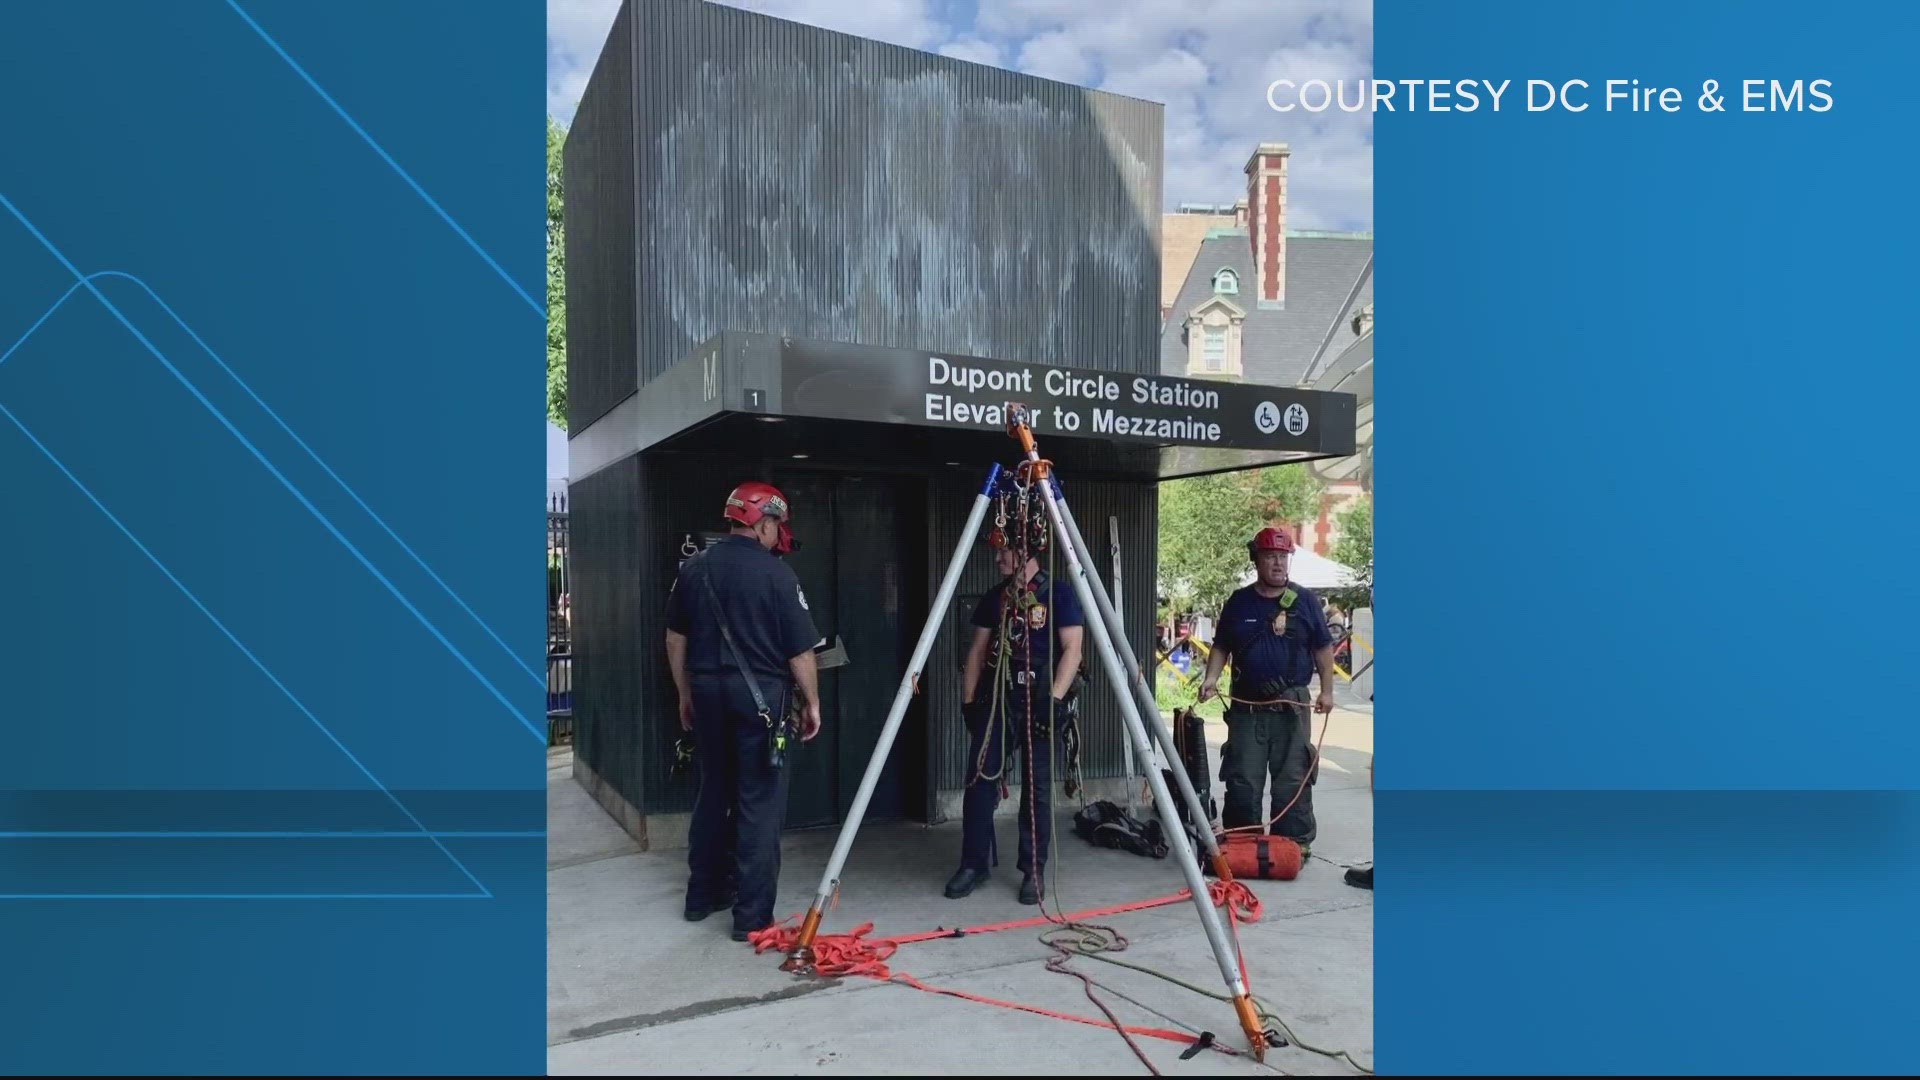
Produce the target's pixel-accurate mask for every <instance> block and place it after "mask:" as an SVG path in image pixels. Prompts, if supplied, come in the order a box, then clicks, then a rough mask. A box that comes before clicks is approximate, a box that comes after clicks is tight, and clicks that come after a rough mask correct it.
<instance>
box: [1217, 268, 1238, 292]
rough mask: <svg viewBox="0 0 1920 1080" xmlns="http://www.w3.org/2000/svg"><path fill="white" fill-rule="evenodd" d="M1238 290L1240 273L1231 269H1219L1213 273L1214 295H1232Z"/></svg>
mask: <svg viewBox="0 0 1920 1080" xmlns="http://www.w3.org/2000/svg"><path fill="white" fill-rule="evenodd" d="M1239 291H1240V275H1239V274H1236V273H1234V272H1233V271H1231V270H1227V269H1221V270H1220V271H1218V272H1216V273H1215V274H1214V275H1213V292H1214V295H1216V296H1232V295H1235V294H1237V293H1239Z"/></svg>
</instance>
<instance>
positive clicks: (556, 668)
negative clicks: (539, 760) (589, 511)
mask: <svg viewBox="0 0 1920 1080" xmlns="http://www.w3.org/2000/svg"><path fill="white" fill-rule="evenodd" d="M570 537H571V532H570V529H569V527H568V520H567V497H566V495H564V494H552V495H549V496H547V745H548V746H558V745H560V744H562V743H567V742H571V741H572V739H573V596H572V592H571V589H570V585H569V580H568V577H569V575H568V569H569V566H570V563H571V561H572V559H571V556H572V549H573V545H572V542H571V539H570Z"/></svg>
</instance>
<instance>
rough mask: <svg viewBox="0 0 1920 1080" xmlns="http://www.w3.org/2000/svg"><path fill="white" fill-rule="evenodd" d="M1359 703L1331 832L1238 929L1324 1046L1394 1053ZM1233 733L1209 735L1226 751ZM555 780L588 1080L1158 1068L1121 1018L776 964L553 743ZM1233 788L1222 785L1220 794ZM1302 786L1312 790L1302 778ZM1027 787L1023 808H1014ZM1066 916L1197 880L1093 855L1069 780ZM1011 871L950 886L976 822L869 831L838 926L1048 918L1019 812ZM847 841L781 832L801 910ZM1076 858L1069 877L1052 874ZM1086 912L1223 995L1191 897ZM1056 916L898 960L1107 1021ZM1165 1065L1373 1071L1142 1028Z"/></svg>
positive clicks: (553, 967)
mask: <svg viewBox="0 0 1920 1080" xmlns="http://www.w3.org/2000/svg"><path fill="white" fill-rule="evenodd" d="M1370 713H1371V710H1370V709H1368V710H1367V711H1366V712H1360V711H1348V710H1346V709H1341V710H1338V711H1336V712H1335V713H1334V714H1333V716H1332V722H1331V725H1330V727H1329V728H1328V730H1327V735H1326V740H1325V744H1324V757H1323V763H1322V768H1321V776H1320V781H1319V784H1318V785H1317V786H1316V787H1315V789H1314V808H1315V812H1316V816H1317V817H1318V819H1319V827H1320V836H1319V839H1318V841H1317V842H1316V843H1315V844H1314V849H1313V857H1312V858H1311V859H1310V860H1309V862H1308V864H1307V867H1306V868H1305V869H1304V870H1303V871H1302V873H1301V875H1300V877H1299V878H1298V879H1296V880H1294V881H1266V882H1254V883H1252V889H1253V891H1254V893H1255V894H1256V895H1258V896H1259V898H1260V900H1261V902H1262V904H1263V905H1264V908H1265V910H1264V914H1263V917H1262V918H1261V920H1260V921H1258V922H1255V923H1250V924H1242V925H1241V927H1240V930H1239V939H1240V942H1241V946H1242V948H1243V950H1244V953H1245V957H1246V964H1247V969H1248V972H1249V973H1250V976H1251V980H1252V987H1253V991H1254V993H1255V994H1256V995H1257V996H1259V997H1260V998H1262V999H1263V1000H1265V1001H1266V1002H1267V1003H1268V1004H1269V1005H1271V1006H1273V1007H1274V1008H1275V1009H1276V1011H1278V1012H1279V1013H1280V1014H1281V1015H1282V1016H1283V1017H1284V1018H1285V1019H1286V1021H1287V1023H1288V1024H1289V1025H1290V1026H1291V1027H1292V1029H1293V1031H1294V1033H1295V1034H1296V1035H1297V1036H1298V1037H1299V1038H1301V1039H1304V1040H1306V1041H1307V1042H1308V1043H1310V1044H1312V1045H1313V1046H1315V1047H1318V1048H1321V1049H1324V1050H1332V1051H1341V1050H1344V1051H1346V1052H1348V1053H1349V1054H1351V1055H1352V1057H1353V1059H1354V1060H1356V1061H1358V1062H1359V1063H1360V1064H1361V1065H1363V1066H1366V1067H1368V1068H1371V1067H1372V1063H1373V894H1372V893H1371V892H1368V891H1366V890H1362V889H1355V888H1353V887H1351V886H1349V885H1347V884H1345V883H1344V881H1343V880H1342V876H1343V866H1352V865H1367V864H1369V863H1370V862H1371V861H1372V857H1373V856H1372V852H1373V811H1372V800H1371V798H1370V796H1369V793H1368V790H1367V766H1368V764H1369V763H1370V762H1371V760H1372V746H1373V738H1372V736H1373V718H1372V716H1371V715H1370ZM1224 734H1225V731H1224V728H1223V727H1222V726H1221V725H1218V724H1210V725H1209V735H1210V739H1209V741H1210V742H1212V743H1213V744H1214V761H1215V763H1216V769H1217V762H1218V760H1219V750H1218V746H1219V742H1220V740H1221V738H1222V737H1224ZM549 766H550V767H549V773H548V828H549V841H548V875H547V893H548V943H547V949H548V995H547V1000H548V1014H547V1015H548V1019H547V1030H548V1040H549V1047H550V1048H549V1051H548V1055H547V1061H548V1072H549V1073H550V1074H552V1075H575V1074H625V1075H636V1074H667V1073H674V1074H680V1075H701V1074H713V1073H721V1074H738V1073H774V1074H781V1075H793V1074H799V1073H856V1074H861V1073H864V1074H922V1075H947V1074H965V1073H972V1074H983V1073H984V1074H1006V1075H1016V1074H1026V1073H1029V1072H1030V1071H1033V1070H1037V1071H1039V1072H1040V1073H1042V1074H1046V1073H1068V1074H1076V1075H1115V1074H1119V1075H1126V1074H1134V1075H1138V1074H1144V1073H1146V1072H1147V1069H1146V1068H1145V1067H1144V1066H1143V1065H1142V1064H1141V1062H1140V1060H1139V1058H1138V1057H1136V1056H1135V1054H1134V1052H1133V1051H1132V1050H1130V1049H1129V1048H1128V1046H1127V1043H1126V1042H1125V1041H1124V1040H1123V1039H1122V1038H1121V1036H1120V1035H1119V1034H1117V1033H1116V1032H1115V1031H1113V1029H1112V1028H1111V1027H1097V1026H1093V1025H1090V1024H1076V1023H1071V1022H1066V1021H1062V1020H1058V1019H1053V1018H1049V1017H1045V1016H1039V1015H1035V1014H1032V1013H1026V1012H1019V1011H1015V1010H1011V1009H1004V1008H997V1007H994V1006H991V1005H985V1004H979V1003H976V1002H972V1001H967V1000H963V999H959V998H954V997H948V996H944V995H939V994H933V993H927V992H925V991H922V990H918V989H914V988H912V987H909V986H906V985H904V984H902V983H899V982H897V981H896V982H892V983H887V982H881V981H878V980H874V979H868V978H857V977H856V978H848V979H845V980H838V981H836V980H827V979H815V978H805V977H796V976H792V975H788V974H786V973H784V972H782V971H780V970H779V964H780V961H781V959H782V957H781V956H780V955H778V954H777V953H771V952H769V953H763V954H758V955H756V954H755V953H754V951H753V949H752V948H751V947H749V946H746V945H741V944H736V943H734V942H733V941H732V940H730V939H729V938H728V936H727V931H728V929H729V927H730V922H729V920H728V917H727V915H726V914H725V913H719V914H716V915H714V916H712V917H710V918H708V919H707V920H706V921H704V922H700V923H688V922H686V921H685V920H684V919H683V918H682V917H681V914H680V911H681V901H682V898H683V893H684V889H685V886H686V853H685V851H684V849H677V850H670V851H662V852H639V851H637V850H636V848H635V845H634V843H633V842H632V840H631V839H630V838H629V837H628V836H627V835H626V834H625V833H624V832H622V831H621V830H620V829H619V828H618V827H617V826H616V825H615V824H614V823H613V821H612V820H611V819H610V818H608V817H607V816H606V814H605V813H604V812H603V811H602V810H601V809H600V808H599V806H598V805H596V804H595V803H594V802H593V801H592V800H591V799H590V798H589V797H588V796H587V794H586V793H585V791H583V790H582V789H581V788H580V787H579V785H578V784H577V783H576V782H575V781H574V780H573V778H572V776H571V772H570V770H571V755H570V753H569V752H567V751H565V750H561V751H558V752H556V753H555V754H554V755H553V757H552V759H551V760H550V762H549ZM1214 788H1215V791H1214V797H1215V798H1216V799H1218V798H1219V797H1220V791H1219V785H1218V783H1217V782H1216V784H1215V785H1214ZM1288 795H1291V793H1290V792H1289V793H1288ZM1017 799H1018V792H1017V791H1016V792H1015V797H1014V798H1013V799H1010V800H1008V803H1009V804H1011V803H1014V802H1017ZM1056 801H1057V802H1058V803H1059V804H1060V805H1061V807H1062V809H1063V810H1065V811H1066V812H1065V813H1062V814H1061V816H1060V818H1059V823H1058V825H1057V826H1056V834H1055V835H1056V837H1057V841H1056V850H1057V855H1056V857H1055V859H1054V860H1053V861H1054V863H1055V865H1054V866H1053V867H1050V868H1049V876H1050V878H1053V880H1052V881H1050V883H1049V886H1050V888H1051V889H1052V890H1053V895H1050V896H1049V898H1048V904H1047V910H1048V911H1050V912H1053V913H1056V914H1057V913H1058V912H1060V911H1067V912H1076V911H1084V910H1089V909H1094V908H1099V907H1104V906H1108V905H1113V904H1120V903H1126V902H1130V901H1138V900H1144V899H1149V898H1153V897H1161V896H1167V895H1169V894H1173V893H1177V892H1179V891H1180V890H1181V889H1183V888H1184V887H1185V880H1184V878H1183V877H1182V876H1181V875H1180V873H1179V871H1178V870H1177V869H1176V868H1175V867H1174V866H1173V865H1172V864H1171V862H1170V861H1168V860H1164V859H1162V860H1156V859H1150V858H1145V857H1142V856H1138V855H1132V854H1128V853H1125V852H1119V851H1111V850H1105V849H1099V848H1095V847H1093V846H1091V845H1089V844H1087V843H1086V842H1085V841H1082V840H1080V839H1079V838H1077V837H1075V836H1073V834H1072V819H1071V810H1072V809H1076V808H1077V804H1075V803H1073V802H1071V801H1069V800H1066V799H1065V798H1064V796H1060V795H1058V794H1056ZM1000 832H1001V838H1000V848H1001V851H1002V853H1003V855H1002V860H1003V861H1002V864H1001V866H1000V867H999V868H998V869H997V870H996V871H995V872H994V876H993V878H992V879H991V880H990V881H989V882H988V883H987V884H986V885H984V886H983V887H982V888H981V889H980V890H979V891H977V892H976V893H974V894H973V895H972V896H970V897H968V898H966V899H964V900H958V901H955V900H948V899H946V898H945V897H944V896H942V895H941V892H940V888H941V885H942V884H943V883H944V882H945V880H946V878H947V876H948V875H949V874H950V873H952V871H953V868H954V866H955V865H956V860H957V856H958V851H959V842H960V835H959V823H958V822H950V823H946V824H942V825H939V826H935V827H932V828H927V827H924V826H918V825H899V824H893V825H875V826H871V827H868V828H865V829H863V830H861V832H860V835H859V837H858V839H857V840H856V842H855V844H854V848H853V854H852V857H851V859H850V860H849V863H848V866H847V869H846V872H845V873H844V874H843V875H842V886H841V895H840V900H839V905H838V907H837V909H836V910H834V911H832V912H830V913H829V914H828V915H827V918H826V923H825V926H824V927H823V932H824V933H828V934H836V933H847V932H849V931H851V930H853V929H854V928H855V927H857V926H859V925H860V924H861V923H865V922H871V923H873V924H874V931H873V933H872V934H871V935H870V936H874V937H884V936H887V935H890V934H900V935H905V934H913V933H919V932H923V931H927V930H933V929H936V928H952V927H965V926H981V925H987V924H992V923H999V922H1007V921H1014V920H1020V919H1028V918H1033V917H1036V916H1038V915H1039V914H1040V912H1038V911H1037V910H1036V909H1034V908H1031V907H1026V906H1023V905H1021V904H1019V903H1018V902H1017V901H1016V899H1015V896H1014V894H1015V891H1016V890H1017V888H1018V886H1019V872H1018V871H1017V870H1016V869H1015V868H1014V866H1013V860H1012V858H1011V857H1010V853H1011V852H1014V851H1015V850H1017V845H1016V843H1015V834H1014V826H1013V821H1012V820H1011V818H1007V819H1004V820H1003V821H1002V822H1001V825H1000ZM835 838H836V834H835V832H834V831H832V830H823V831H813V832H801V833H794V834H790V835H789V836H788V837H787V838H786V841H785V844H784V845H783V850H784V855H783V865H782V873H781V880H780V900H779V905H778V908H777V910H778V911H779V912H780V913H781V914H782V915H783V916H784V915H789V914H792V915H797V914H799V913H801V912H803V911H804V910H805V909H806V907H807V904H808V903H809V902H810V900H811V899H812V895H813V891H814V889H815V888H816V887H817V886H818V884H819V879H820V875H821V873H822V871H823V870H824V869H825V867H826V861H827V858H828V856H829V854H830V853H831V850H832V847H833V842H834V840H835ZM1056 872H1057V877H1055V874H1056ZM1088 921H1089V922H1091V923H1093V924H1095V925H1100V926H1105V927H1107V928H1109V929H1110V930H1112V931H1115V932H1117V933H1118V934H1120V935H1122V936H1124V938H1125V939H1126V943H1127V947H1126V949H1125V950H1124V951H1123V952H1120V953H1118V954H1114V955H1116V957H1117V958H1118V959H1120V960H1124V961H1127V962H1130V963H1134V964H1140V965H1145V966H1147V967H1151V968H1154V969H1156V970H1158V971H1160V972H1163V973H1165V974H1166V975H1168V976H1172V977H1175V978H1178V979H1181V980H1184V981H1186V982H1188V983H1191V984H1193V985H1194V986H1196V987H1199V988H1200V989H1201V990H1204V991H1205V992H1206V993H1211V994H1224V991H1225V984H1224V983H1223V981H1222V979H1221V975H1220V969H1219V967H1218V966H1217V965H1216V964H1215V962H1214V959H1213V954H1212V951H1211V949H1210V948H1209V947H1208V944H1207V939H1206V935H1205V933H1204V932H1203V931H1202V929H1201V924H1200V919H1199V915H1198V913H1197V912H1196V910H1195V908H1194V906H1193V904H1192V902H1191V901H1190V900H1183V901H1181V902H1179V903H1177V904H1172V905H1168V906H1163V907H1158V908H1152V909H1148V910H1144V911H1138V912H1130V913H1127V914H1123V915H1116V916H1112V917H1107V918H1097V919H1090V920H1088ZM1043 929H1044V928H1042V927H1035V928H1033V929H1022V930H1012V931H1006V932H1001V933H993V934H983V935H975V936H970V937H966V938H960V939H943V940H935V941H928V942H922V943H917V944H912V945H907V946H903V947H902V948H901V949H900V950H899V951H898V952H897V953H895V954H894V955H893V956H892V957H891V958H890V960H889V961H888V964H889V966H890V967H891V968H892V970H893V972H894V973H895V974H896V975H900V974H908V975H911V976H913V977H915V978H917V979H919V980H921V981H922V982H924V983H925V984H927V985H929V986H933V987H938V988H941V989H951V990H958V991H963V992H966V993H970V994H978V995H983V996H987V997H994V998H999V999H1003V1000H1007V1001H1012V1002H1018V1003H1021V1004H1026V1005H1031V1006H1035V1007H1038V1008H1044V1009H1050V1010H1054V1011H1057V1012H1062V1013H1068V1014H1072V1015H1074V1016H1081V1017H1087V1018H1089V1019H1091V1020H1095V1021H1099V1022H1101V1023H1104V1022H1105V1017H1104V1015H1103V1014H1102V1012H1101V1010H1100V1008H1099V1007H1098V1006H1097V1005H1095V1004H1094V1003H1093V1002H1092V1001H1090V1000H1088V997H1087V992H1086V987H1085V984H1083V983H1082V981H1081V980H1079V979H1077V978H1073V977H1071V976H1068V975H1061V974H1056V973H1053V972H1050V971H1048V970H1047V969H1046V962H1047V960H1048V958H1049V957H1050V956H1052V955H1053V953H1052V951H1051V950H1050V949H1048V948H1047V947H1046V946H1045V945H1044V944H1042V942H1041V941H1040V940H1039V935H1040V934H1041V932H1042V930H1043ZM1069 968H1070V970H1075V971H1079V972H1081V973H1083V974H1085V975H1087V976H1089V977H1090V978H1092V979H1094V980H1096V981H1097V982H1099V983H1100V984H1101V988H1096V990H1095V993H1096V994H1098V996H1099V997H1100V999H1101V1000H1102V1001H1103V1002H1105V1003H1106V1005H1107V1007H1108V1008H1109V1009H1111V1010H1112V1011H1113V1012H1114V1014H1115V1015H1116V1016H1118V1017H1119V1018H1120V1019H1121V1021H1122V1022H1123V1023H1125V1024H1128V1025H1140V1026H1145V1027H1155V1028H1164V1029H1171V1030H1175V1031H1180V1030H1187V1031H1194V1032H1198V1031H1203V1030H1204V1031H1211V1032H1213V1033H1214V1034H1215V1035H1216V1036H1217V1037H1218V1038H1219V1040H1220V1041H1221V1042H1222V1044H1224V1045H1225V1046H1227V1047H1230V1048H1235V1049H1243V1048H1244V1047H1245V1041H1244V1036H1243V1035H1242V1034H1241V1032H1240V1030H1239V1025H1238V1022H1237V1021H1236V1019H1235V1017H1234V1012H1233V1009H1232V1007H1231V1005H1229V1004H1228V1003H1226V1002H1225V1001H1217V1000H1213V999H1210V998H1208V997H1205V996H1203V995H1202V994H1201V993H1196V992H1194V991H1193V990H1190V989H1184V988H1182V987H1180V986H1176V985H1174V984H1173V983H1170V982H1166V981H1163V980H1161V979H1158V978H1154V977H1152V976H1150V975H1146V974H1143V973H1140V972H1136V971H1133V970H1129V969H1127V968H1123V967H1118V966H1115V965H1112V964H1107V963H1102V962H1101V961H1099V960H1095V959H1088V958H1076V959H1074V960H1073V961H1072V962H1071V963H1070V965H1069ZM1134 1041H1135V1043H1136V1044H1137V1045H1138V1046H1139V1047H1140V1049H1141V1051H1142V1052H1144V1053H1145V1054H1146V1055H1147V1056H1148V1057H1149V1058H1150V1059H1151V1060H1152V1061H1153V1062H1154V1065H1155V1067H1157V1068H1158V1069H1159V1070H1160V1071H1161V1072H1164V1073H1168V1074H1183V1073H1184V1074H1195V1075H1221V1074H1242V1073H1244V1074H1260V1073H1266V1072H1270V1071H1274V1070H1282V1071H1285V1072H1289V1073H1313V1074H1327V1075H1357V1074H1358V1072H1359V1071H1358V1070H1356V1069H1354V1068H1353V1067H1352V1066H1351V1065H1349V1064H1347V1063H1346V1062H1345V1061H1341V1060H1332V1059H1329V1058H1328V1057H1324V1056H1321V1055H1317V1054H1314V1053H1310V1052H1308V1051H1306V1050H1303V1049H1301V1048H1299V1047H1293V1046H1290V1047H1285V1048H1281V1049H1276V1050H1273V1051H1270V1052H1269V1053H1268V1055H1267V1061H1266V1064H1265V1065H1264V1066H1263V1065H1260V1064H1257V1063H1255V1062H1254V1061H1253V1060H1252V1059H1251V1057H1230V1056H1227V1055H1225V1054H1222V1053H1219V1052H1217V1051H1202V1052H1201V1053H1199V1054H1198V1055H1196V1056H1195V1057H1194V1058H1192V1059H1191V1060H1187V1061H1182V1060H1181V1059H1180V1053H1181V1052H1182V1050H1183V1049H1184V1048H1183V1047H1182V1046H1180V1045H1179V1044H1177V1043H1174V1042H1170V1041H1166V1040H1162V1039H1156V1038H1151V1037H1146V1036H1135V1038H1134Z"/></svg>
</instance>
